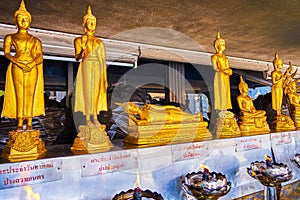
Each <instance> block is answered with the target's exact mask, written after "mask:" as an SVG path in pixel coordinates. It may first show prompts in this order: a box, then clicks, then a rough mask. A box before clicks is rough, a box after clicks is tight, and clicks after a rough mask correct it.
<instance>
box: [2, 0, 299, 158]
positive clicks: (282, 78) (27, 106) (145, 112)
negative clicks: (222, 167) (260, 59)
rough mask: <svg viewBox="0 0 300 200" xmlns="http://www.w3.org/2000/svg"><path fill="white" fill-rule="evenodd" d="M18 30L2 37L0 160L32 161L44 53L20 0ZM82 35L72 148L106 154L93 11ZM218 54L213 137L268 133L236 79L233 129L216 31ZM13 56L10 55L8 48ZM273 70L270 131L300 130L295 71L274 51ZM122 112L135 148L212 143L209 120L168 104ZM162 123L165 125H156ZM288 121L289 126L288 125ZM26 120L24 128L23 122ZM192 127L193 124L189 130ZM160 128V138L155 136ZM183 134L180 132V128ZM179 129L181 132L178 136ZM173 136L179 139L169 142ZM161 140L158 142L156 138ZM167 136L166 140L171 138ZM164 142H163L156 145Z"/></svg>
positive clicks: (99, 44)
mask: <svg viewBox="0 0 300 200" xmlns="http://www.w3.org/2000/svg"><path fill="white" fill-rule="evenodd" d="M14 21H15V24H16V27H17V32H16V33H13V34H8V35H6V36H5V38H4V45H3V48H4V55H5V57H6V58H7V59H8V60H9V61H10V64H9V66H8V69H7V74H6V83H5V96H4V105H3V110H2V114H1V117H8V118H16V119H17V128H16V130H12V131H10V132H9V141H8V143H7V145H6V146H5V147H4V149H3V153H2V154H3V156H4V157H6V158H8V159H9V160H11V161H13V160H18V159H36V158H38V157H39V156H41V155H43V154H45V152H46V148H45V145H44V143H43V142H42V141H41V139H40V138H39V131H38V130H33V128H32V118H33V117H36V116H40V115H44V114H45V108H44V95H43V93H44V85H43V53H42V43H41V41H40V40H39V39H38V38H36V37H34V36H33V35H31V34H29V33H28V30H29V28H30V24H31V21H32V17H31V14H30V13H29V12H28V11H27V10H26V7H25V3H24V0H21V3H20V7H19V9H18V10H17V11H16V12H15V13H14ZM82 26H83V28H84V32H85V33H84V35H83V36H81V37H77V38H75V39H74V48H75V59H76V60H77V61H80V65H79V68H78V72H77V76H76V83H75V93H74V94H73V96H74V99H75V101H74V108H73V109H74V112H82V113H83V115H84V116H85V122H86V123H85V125H81V126H79V133H78V136H77V138H76V139H75V141H74V144H73V146H72V148H71V149H72V150H74V151H76V150H78V151H84V150H88V151H89V152H97V151H106V150H109V149H110V148H111V147H112V144H111V142H110V140H109V138H108V136H107V134H106V132H105V125H103V124H100V123H99V121H98V119H97V115H98V114H99V112H100V111H107V74H106V73H107V72H106V52H105V46H104V43H103V41H102V40H101V39H99V38H97V37H96V36H95V29H96V17H95V16H94V15H93V14H92V10H91V7H90V6H89V7H88V9H87V13H86V14H85V15H84V17H83V21H82ZM214 47H215V49H216V53H215V54H214V55H212V57H211V61H212V66H213V69H214V70H215V77H214V107H215V109H216V110H218V111H219V115H218V119H217V120H218V123H217V124H218V125H217V126H216V129H217V130H216V132H217V133H218V136H219V137H234V136H240V135H241V134H242V133H244V135H247V133H249V134H250V133H267V132H269V131H270V130H269V126H268V124H267V122H266V116H265V114H266V113H265V111H262V110H256V109H255V107H254V105H253V102H252V99H251V98H250V97H249V96H248V85H247V84H246V82H245V81H244V80H243V79H242V77H241V82H240V84H239V90H240V93H241V94H240V96H238V97H237V101H238V105H239V107H240V110H241V113H242V114H241V117H240V118H239V124H237V122H236V120H235V118H234V115H233V113H231V112H229V111H227V110H228V109H232V104H231V95H230V89H231V87H230V75H232V73H233V72H232V69H230V66H229V62H228V58H227V57H226V55H225V54H224V53H223V52H224V51H225V40H224V39H222V38H221V37H220V33H219V32H218V34H217V38H216V40H215V41H214ZM13 50H14V51H15V53H13V52H12V51H13ZM273 63H274V71H273V72H272V83H273V86H272V108H273V109H274V110H275V111H276V112H277V118H276V121H275V122H274V124H273V125H271V128H272V126H274V127H273V128H274V129H275V130H292V129H295V127H296V128H299V127H300V108H299V101H300V97H299V95H298V94H297V86H296V83H297V81H298V79H296V80H294V77H295V75H296V74H297V71H296V72H294V73H292V70H293V69H292V65H291V64H290V67H289V68H288V70H287V71H286V72H285V73H284V74H283V73H282V72H281V68H282V60H281V59H279V57H278V54H276V56H275V59H274V62H273ZM284 94H286V95H287V96H288V99H289V103H290V108H291V116H292V120H291V119H290V118H289V117H288V116H285V115H282V114H281V105H282V98H283V95H284ZM122 106H123V107H124V110H125V111H126V112H128V114H129V116H130V118H129V120H130V121H131V122H130V123H129V131H132V134H130V133H129V137H128V138H129V139H127V141H128V142H129V143H130V142H132V143H133V144H149V143H153V144H157V143H161V144H165V143H170V142H172V141H183V140H187V138H189V139H191V140H193V139H195V138H197V140H201V139H211V138H212V135H211V133H210V132H209V131H208V129H207V126H208V124H207V122H204V121H203V117H202V114H201V113H200V114H188V113H184V112H183V111H182V110H181V109H180V108H177V107H174V106H156V105H145V106H144V107H139V106H137V105H134V104H133V103H127V104H123V105H122ZM162 119H163V120H162ZM293 120H294V122H293ZM24 122H26V124H25V123H24ZM192 127H195V129H193V128H192ZM156 130H158V131H159V130H160V132H161V134H160V135H155V134H153V131H156ZM180 130H181V131H180ZM178 132H180V134H178ZM174 137H176V138H177V139H178V140H172V138H174ZM162 138H164V140H163V139H162ZM170 138H171V139H170ZM162 140H163V141H162Z"/></svg>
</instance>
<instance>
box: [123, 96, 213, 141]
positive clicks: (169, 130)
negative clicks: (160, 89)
mask: <svg viewBox="0 0 300 200" xmlns="http://www.w3.org/2000/svg"><path fill="white" fill-rule="evenodd" d="M118 105H120V106H122V107H123V108H124V110H125V112H126V113H128V115H129V123H128V124H129V125H128V135H127V137H126V138H125V139H124V142H125V143H129V144H134V145H162V144H170V143H177V142H186V141H200V140H204V139H211V138H212V135H211V133H210V132H209V130H208V129H207V126H208V122H205V121H203V116H202V113H198V114H190V113H187V112H184V111H183V110H181V108H179V107H176V106H172V105H164V106H160V105H154V104H145V105H143V106H139V105H137V104H135V103H133V102H127V103H125V104H118Z"/></svg>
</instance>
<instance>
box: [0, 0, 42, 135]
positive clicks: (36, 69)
mask: <svg viewBox="0 0 300 200" xmlns="http://www.w3.org/2000/svg"><path fill="white" fill-rule="evenodd" d="M14 20H15V23H16V26H17V29H18V31H17V33H14V34H9V35H6V36H5V38H4V45H3V46H4V55H5V57H6V58H7V59H8V60H9V61H10V64H9V66H8V69H7V73H6V83H5V97H4V105H3V111H2V114H1V116H2V117H3V116H5V117H9V118H17V119H18V128H17V129H18V130H23V121H24V120H27V129H28V130H31V129H32V117H34V116H39V115H43V114H44V113H45V110H44V88H43V87H44V85H43V84H44V83H43V68H42V67H43V66H42V63H43V55H42V44H41V41H40V40H39V39H38V38H36V37H34V36H32V35H30V34H28V30H29V28H30V23H31V15H30V13H29V12H28V11H27V10H26V8H25V4H24V1H22V2H21V4H20V8H19V10H17V11H16V12H15V14H14ZM12 48H13V49H15V54H14V55H12V54H11V50H12Z"/></svg>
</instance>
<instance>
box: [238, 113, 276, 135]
mask: <svg viewBox="0 0 300 200" xmlns="http://www.w3.org/2000/svg"><path fill="white" fill-rule="evenodd" d="M239 125H240V131H241V133H242V136H250V135H259V134H264V133H269V132H270V129H269V125H268V123H267V117H266V116H264V117H252V118H251V117H244V116H242V117H240V118H239Z"/></svg>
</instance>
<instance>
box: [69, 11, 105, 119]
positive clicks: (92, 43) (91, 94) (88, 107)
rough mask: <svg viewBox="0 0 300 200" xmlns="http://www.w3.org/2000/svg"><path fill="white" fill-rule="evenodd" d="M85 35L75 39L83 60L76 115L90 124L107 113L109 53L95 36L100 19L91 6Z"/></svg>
mask: <svg viewBox="0 0 300 200" xmlns="http://www.w3.org/2000/svg"><path fill="white" fill-rule="evenodd" d="M82 26H83V28H84V31H85V34H84V35H83V36H82V37H78V38H75V40H74V47H75V58H76V60H77V61H80V60H81V63H80V65H79V68H78V72H77V76H76V89H75V107H74V112H77V111H80V112H82V113H83V114H84V115H85V116H86V123H87V124H90V123H91V119H90V117H92V118H93V120H92V121H93V122H94V123H99V122H98V119H97V114H99V112H100V111H107V92H106V90H107V76H106V52H105V46H104V43H103V41H102V40H100V39H99V38H97V37H96V36H95V29H96V17H95V16H94V15H93V14H92V10H91V7H90V6H89V7H88V9H87V13H86V15H85V16H84V17H83V22H82Z"/></svg>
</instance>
